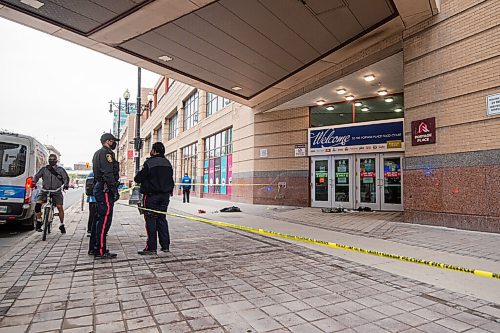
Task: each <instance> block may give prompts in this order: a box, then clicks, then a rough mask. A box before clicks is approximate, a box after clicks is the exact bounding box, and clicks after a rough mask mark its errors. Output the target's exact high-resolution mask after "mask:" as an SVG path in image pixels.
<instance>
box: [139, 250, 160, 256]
mask: <svg viewBox="0 0 500 333" xmlns="http://www.w3.org/2000/svg"><path fill="white" fill-rule="evenodd" d="M137 254H140V255H141V256H153V255H156V251H148V250H142V251H137Z"/></svg>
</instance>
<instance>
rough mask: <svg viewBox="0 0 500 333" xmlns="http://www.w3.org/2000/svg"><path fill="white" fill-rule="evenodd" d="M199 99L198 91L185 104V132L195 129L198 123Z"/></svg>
mask: <svg viewBox="0 0 500 333" xmlns="http://www.w3.org/2000/svg"><path fill="white" fill-rule="evenodd" d="M198 111H199V99H198V91H195V92H194V93H193V94H192V95H191V96H189V98H188V99H187V100H186V101H185V102H184V130H185V131H186V130H188V129H190V128H191V127H194V126H195V125H196V124H197V123H198Z"/></svg>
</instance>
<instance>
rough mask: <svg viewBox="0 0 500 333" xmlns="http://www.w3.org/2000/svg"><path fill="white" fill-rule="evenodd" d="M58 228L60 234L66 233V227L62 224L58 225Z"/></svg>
mask: <svg viewBox="0 0 500 333" xmlns="http://www.w3.org/2000/svg"><path fill="white" fill-rule="evenodd" d="M59 230H61V234H65V233H66V227H64V224H61V225H60V226H59Z"/></svg>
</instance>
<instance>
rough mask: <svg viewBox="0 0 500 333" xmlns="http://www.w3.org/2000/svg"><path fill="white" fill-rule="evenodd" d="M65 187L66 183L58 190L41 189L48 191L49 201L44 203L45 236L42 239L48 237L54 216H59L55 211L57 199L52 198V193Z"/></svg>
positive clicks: (43, 222)
mask: <svg viewBox="0 0 500 333" xmlns="http://www.w3.org/2000/svg"><path fill="white" fill-rule="evenodd" d="M63 188H64V185H62V186H61V187H60V188H58V189H57V190H45V189H42V190H41V191H42V192H44V193H47V202H46V203H45V204H44V205H43V210H42V211H43V221H42V224H43V236H42V240H43V241H44V240H46V239H47V233H49V234H50V229H51V228H52V221H53V220H54V216H58V215H59V213H54V208H55V206H56V203H55V201H54V200H53V199H52V193H56V192H59V191H62V190H63Z"/></svg>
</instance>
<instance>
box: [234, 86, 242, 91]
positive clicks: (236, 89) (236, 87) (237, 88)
mask: <svg viewBox="0 0 500 333" xmlns="http://www.w3.org/2000/svg"><path fill="white" fill-rule="evenodd" d="M231 89H233V90H234V91H238V90H241V89H243V88H241V87H238V86H234V87H232V88H231Z"/></svg>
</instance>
